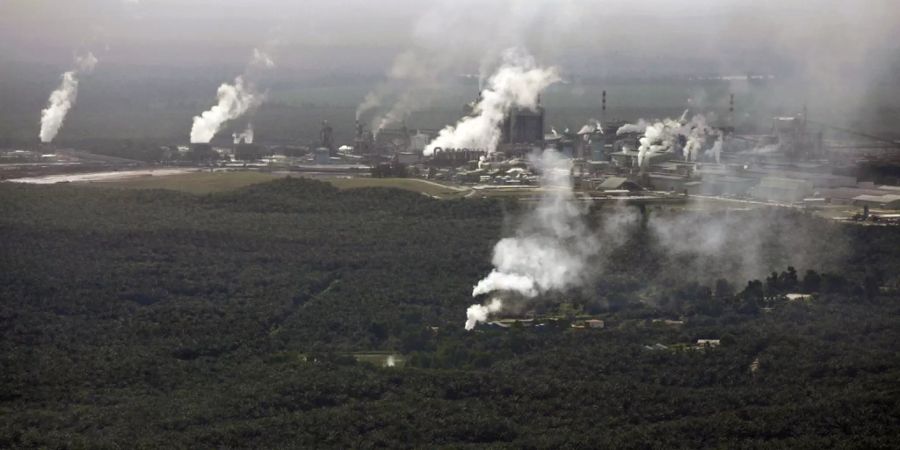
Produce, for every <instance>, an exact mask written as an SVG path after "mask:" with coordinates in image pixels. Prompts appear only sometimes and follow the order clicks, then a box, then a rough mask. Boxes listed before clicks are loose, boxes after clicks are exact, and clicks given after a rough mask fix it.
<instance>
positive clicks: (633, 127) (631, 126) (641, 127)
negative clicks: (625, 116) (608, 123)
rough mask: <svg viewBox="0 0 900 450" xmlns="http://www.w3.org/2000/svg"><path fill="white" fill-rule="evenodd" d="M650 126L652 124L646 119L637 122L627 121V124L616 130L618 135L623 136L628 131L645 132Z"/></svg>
mask: <svg viewBox="0 0 900 450" xmlns="http://www.w3.org/2000/svg"><path fill="white" fill-rule="evenodd" d="M648 126H650V124H649V123H648V122H647V121H646V120H644V119H640V120H638V122H637V123H626V124H625V125H622V126H621V127H619V129H618V130H616V136H621V135H623V134H628V133H643V132H644V131H646V130H647V127H648Z"/></svg>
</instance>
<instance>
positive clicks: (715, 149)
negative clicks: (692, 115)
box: [706, 131, 725, 164]
mask: <svg viewBox="0 0 900 450" xmlns="http://www.w3.org/2000/svg"><path fill="white" fill-rule="evenodd" d="M724 146H725V136H724V134H723V133H722V132H721V131H719V134H718V137H717V138H716V142H715V143H713V146H712V148H710V149H709V150H707V151H706V156H707V157H708V158H712V159H713V160H715V161H716V164H720V163H721V162H722V147H724Z"/></svg>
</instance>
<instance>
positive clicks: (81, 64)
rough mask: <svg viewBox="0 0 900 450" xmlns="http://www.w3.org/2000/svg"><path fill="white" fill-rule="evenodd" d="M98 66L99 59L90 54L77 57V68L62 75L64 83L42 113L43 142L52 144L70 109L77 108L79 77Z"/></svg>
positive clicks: (41, 135) (54, 93) (41, 136)
mask: <svg viewBox="0 0 900 450" xmlns="http://www.w3.org/2000/svg"><path fill="white" fill-rule="evenodd" d="M96 65H97V57H96V56H94V54H93V53H90V52H88V54H87V55H85V56H79V57H75V68H74V69H72V70H70V71H68V72H66V73H64V74H62V83H60V85H59V87H58V88H56V90H55V91H53V93H51V94H50V99H49V101H48V104H47V107H46V108H45V109H44V110H42V111H41V133H40V138H41V142H42V143H44V144H47V143H50V142H52V141H53V139H54V138H56V135H57V133H59V129H60V128H62V125H63V122H64V121H65V120H66V115H67V114H68V113H69V109H71V108H72V107H73V106H75V101H76V100H77V99H78V76H79V75H81V74H89V73H91V72H93V71H94V67H96Z"/></svg>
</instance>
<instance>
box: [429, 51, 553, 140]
mask: <svg viewBox="0 0 900 450" xmlns="http://www.w3.org/2000/svg"><path fill="white" fill-rule="evenodd" d="M558 81H560V77H559V72H558V70H557V69H556V68H555V67H539V66H538V65H537V64H536V63H535V61H534V58H533V57H532V56H531V55H529V54H527V53H525V52H523V51H522V50H519V49H509V50H507V51H506V52H505V53H504V55H503V64H502V65H501V66H500V68H499V69H498V70H497V72H496V73H494V75H492V76H491V78H490V79H489V80H488V88H487V89H485V90H484V91H482V92H481V101H479V102H478V104H477V105H475V110H474V111H473V113H474V115H472V116H467V117H464V118H463V119H461V120H460V121H459V122H457V124H456V125H455V126H448V127H446V128H444V129H443V130H441V131H440V133H439V134H438V137H437V138H435V140H434V141H432V142H431V143H430V144H428V146H427V147H425V152H424V153H425V155H426V156H427V155H431V154H433V153H434V150H435V149H436V148H477V149H484V150H486V151H487V152H489V153H490V152H493V151H494V150H496V148H497V144H498V143H499V141H500V124H501V123H502V122H503V119H504V117H505V116H506V114H507V113H508V112H509V111H510V110H512V109H513V108H528V109H535V108H537V106H538V98H539V96H540V93H541V91H543V90H544V89H545V88H547V87H548V86H550V85H551V84H553V83H556V82H558Z"/></svg>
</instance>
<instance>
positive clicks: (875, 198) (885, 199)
mask: <svg viewBox="0 0 900 450" xmlns="http://www.w3.org/2000/svg"><path fill="white" fill-rule="evenodd" d="M853 200H854V201H862V202H867V203H881V204H888V203H893V202H900V195H897V194H887V195H860V196H857V197H854V198H853Z"/></svg>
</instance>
